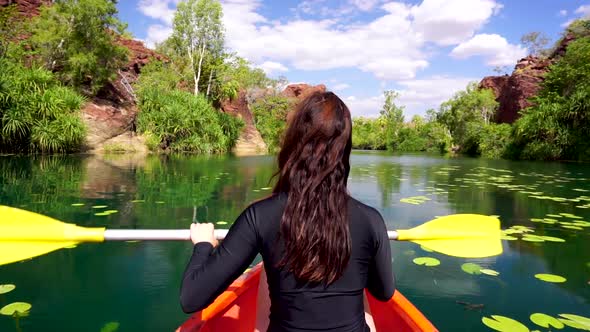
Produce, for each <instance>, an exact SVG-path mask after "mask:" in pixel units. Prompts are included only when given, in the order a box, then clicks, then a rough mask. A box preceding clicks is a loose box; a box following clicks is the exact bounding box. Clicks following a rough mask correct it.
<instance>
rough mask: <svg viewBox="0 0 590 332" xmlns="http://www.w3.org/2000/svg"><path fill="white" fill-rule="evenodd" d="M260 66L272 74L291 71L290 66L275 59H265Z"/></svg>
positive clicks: (268, 73)
mask: <svg viewBox="0 0 590 332" xmlns="http://www.w3.org/2000/svg"><path fill="white" fill-rule="evenodd" d="M258 67H260V68H261V69H262V70H263V71H264V72H265V73H266V74H267V75H271V74H274V73H277V72H286V71H289V68H287V67H285V65H283V64H282V63H279V62H274V61H265V62H264V63H262V64H261V65H259V66H258Z"/></svg>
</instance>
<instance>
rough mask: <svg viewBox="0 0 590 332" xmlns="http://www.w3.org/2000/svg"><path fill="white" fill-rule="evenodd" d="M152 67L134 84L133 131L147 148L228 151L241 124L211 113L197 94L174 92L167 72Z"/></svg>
mask: <svg viewBox="0 0 590 332" xmlns="http://www.w3.org/2000/svg"><path fill="white" fill-rule="evenodd" d="M153 66H154V67H155V68H156V69H152V71H148V72H144V74H143V75H142V76H141V77H140V82H139V83H138V85H137V87H138V89H137V95H138V97H139V108H140V110H141V112H139V116H138V119H137V129H138V131H139V132H141V133H144V134H145V135H146V136H147V139H148V142H151V144H148V145H149V146H150V147H151V148H152V149H157V148H161V149H165V150H169V151H173V152H197V153H219V152H226V151H229V150H230V149H231V148H232V147H233V146H234V145H235V142H236V140H237V138H238V136H239V133H240V130H241V129H242V126H243V121H242V120H240V119H237V118H235V117H232V116H230V115H227V114H225V113H223V112H219V111H217V110H215V109H214V108H213V106H212V105H211V103H210V102H209V101H208V100H207V99H206V98H205V96H203V95H201V94H199V95H196V96H195V95H193V94H191V93H188V92H185V91H181V90H178V89H175V88H174V80H173V79H172V77H171V75H170V72H169V71H168V72H166V71H165V70H164V69H162V68H160V70H158V69H157V68H158V67H157V66H158V65H153ZM152 68H153V67H152Z"/></svg>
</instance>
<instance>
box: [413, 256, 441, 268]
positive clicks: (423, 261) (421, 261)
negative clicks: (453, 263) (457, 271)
mask: <svg viewBox="0 0 590 332" xmlns="http://www.w3.org/2000/svg"><path fill="white" fill-rule="evenodd" d="M413 262H414V264H417V265H424V266H437V265H440V261H439V260H438V259H436V258H432V257H418V258H414V260H413Z"/></svg>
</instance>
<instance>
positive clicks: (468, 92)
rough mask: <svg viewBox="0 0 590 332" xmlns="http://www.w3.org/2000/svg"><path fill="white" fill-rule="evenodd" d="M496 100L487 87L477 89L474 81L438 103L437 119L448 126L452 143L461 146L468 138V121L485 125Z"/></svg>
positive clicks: (494, 110)
mask: <svg viewBox="0 0 590 332" xmlns="http://www.w3.org/2000/svg"><path fill="white" fill-rule="evenodd" d="M497 108H498V102H497V101H496V100H495V96H494V93H493V92H492V91H491V90H489V89H479V88H478V86H477V83H476V82H472V83H469V85H468V86H467V88H466V89H465V90H463V91H459V92H457V93H456V94H455V95H454V96H453V97H452V98H451V99H449V100H448V101H445V102H443V103H442V104H441V105H440V108H439V111H438V114H437V119H438V121H439V122H440V123H441V124H443V125H444V126H446V127H447V128H449V130H450V133H451V136H452V137H453V143H454V144H456V145H458V146H459V147H461V148H464V146H465V144H466V143H468V141H469V140H470V135H471V134H470V131H468V126H469V124H470V123H482V124H484V125H487V124H489V123H490V121H491V120H492V118H493V116H494V114H495V112H496V109H497Z"/></svg>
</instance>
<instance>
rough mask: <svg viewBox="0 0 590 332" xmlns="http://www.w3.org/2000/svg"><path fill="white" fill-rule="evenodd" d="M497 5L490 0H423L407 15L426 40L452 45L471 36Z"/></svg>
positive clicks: (490, 15)
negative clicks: (410, 16)
mask: <svg viewBox="0 0 590 332" xmlns="http://www.w3.org/2000/svg"><path fill="white" fill-rule="evenodd" d="M501 8H502V5H501V4H499V3H497V2H496V1H494V0H469V1H465V0H424V1H423V2H422V3H421V4H420V5H416V6H413V7H412V9H411V14H412V17H413V18H414V25H415V27H416V30H417V31H418V32H420V33H421V34H422V35H423V36H424V38H425V39H426V40H428V41H432V42H435V43H437V44H439V45H452V44H458V43H460V42H463V41H464V40H466V39H467V38H469V37H471V36H473V34H474V33H475V31H477V30H478V29H479V28H481V27H482V26H483V25H484V24H485V23H487V22H488V20H489V19H490V17H492V16H493V15H495V14H496V13H498V11H499V10H500V9H501Z"/></svg>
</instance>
